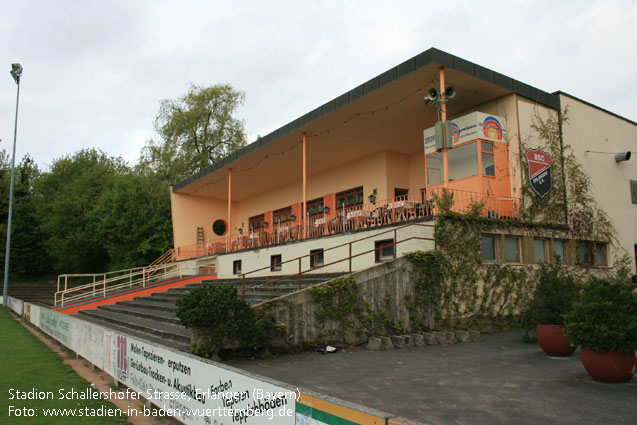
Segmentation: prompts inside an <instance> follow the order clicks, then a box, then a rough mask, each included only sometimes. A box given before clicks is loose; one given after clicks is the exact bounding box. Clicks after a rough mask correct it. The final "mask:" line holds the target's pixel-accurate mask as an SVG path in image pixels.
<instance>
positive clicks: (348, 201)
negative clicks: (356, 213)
mask: <svg viewBox="0 0 637 425" xmlns="http://www.w3.org/2000/svg"><path fill="white" fill-rule="evenodd" d="M335 198H336V208H343V206H345V208H350V207H356V206H359V205H363V186H360V187H357V188H354V189H349V190H346V191H344V192H339V193H337V194H336V196H335Z"/></svg>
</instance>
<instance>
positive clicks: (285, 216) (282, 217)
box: [272, 206, 292, 224]
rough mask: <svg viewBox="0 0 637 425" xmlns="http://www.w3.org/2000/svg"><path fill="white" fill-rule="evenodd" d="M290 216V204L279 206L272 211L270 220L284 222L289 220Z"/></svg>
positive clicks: (275, 222) (274, 222)
mask: <svg viewBox="0 0 637 425" xmlns="http://www.w3.org/2000/svg"><path fill="white" fill-rule="evenodd" d="M290 217H292V206H289V207H285V208H281V209H279V210H276V211H273V212H272V221H273V224H279V223H285V222H287V221H291V218H290Z"/></svg>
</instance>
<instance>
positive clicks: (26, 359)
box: [0, 308, 128, 425]
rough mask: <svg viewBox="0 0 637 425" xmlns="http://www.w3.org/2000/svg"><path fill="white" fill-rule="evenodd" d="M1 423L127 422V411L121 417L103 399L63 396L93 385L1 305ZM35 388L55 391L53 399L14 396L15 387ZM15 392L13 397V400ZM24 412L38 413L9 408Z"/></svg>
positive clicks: (23, 390)
mask: <svg viewBox="0 0 637 425" xmlns="http://www.w3.org/2000/svg"><path fill="white" fill-rule="evenodd" d="M0 362H1V363H2V364H1V366H0V400H1V401H0V423H2V424H65V425H66V424H99V425H101V424H127V423H128V421H127V420H126V415H125V412H121V415H122V416H113V417H108V416H104V415H103V412H100V411H98V410H97V409H99V408H100V407H102V406H103V409H112V410H111V412H116V413H117V414H118V415H119V414H120V411H119V410H118V409H117V408H116V407H115V405H113V404H112V403H110V402H108V401H106V400H103V399H97V400H82V399H72V400H69V399H62V400H61V399H60V394H59V390H60V389H64V393H67V392H69V391H71V390H72V389H74V390H75V391H76V392H79V393H84V391H86V388H90V386H91V384H90V383H88V382H87V381H85V380H84V379H83V378H81V377H80V376H78V375H76V374H75V372H74V371H73V369H72V368H71V367H70V366H69V365H66V364H64V363H63V361H62V359H61V358H60V357H59V356H58V355H57V354H55V353H54V352H52V351H51V350H50V349H49V348H48V347H47V346H46V345H44V344H43V343H42V342H41V341H40V340H38V338H37V337H35V336H34V335H33V334H31V333H30V332H29V331H28V330H26V329H25V328H24V327H23V326H22V325H21V324H20V323H18V322H17V321H16V320H14V319H13V317H12V316H11V315H10V313H9V311H8V310H7V309H5V308H0ZM32 389H35V390H36V391H38V392H44V393H47V392H52V393H53V394H52V395H53V399H47V400H29V399H27V400H19V399H16V398H15V395H16V390H18V391H21V392H26V393H27V394H28V393H29V392H30V391H32ZM12 394H13V396H14V398H13V399H11V397H12ZM9 406H13V408H14V409H17V410H20V411H22V409H24V408H27V409H32V410H31V411H29V413H34V414H36V415H37V416H31V417H29V416H16V414H15V412H12V414H11V416H10V415H9V413H10V407H9ZM44 409H76V410H75V412H76V415H79V411H80V409H81V411H82V412H83V414H84V415H87V414H88V415H91V414H94V415H102V416H75V417H73V416H71V415H70V412H69V411H67V412H66V414H65V415H61V416H58V417H51V416H45V415H44V412H45V410H44Z"/></svg>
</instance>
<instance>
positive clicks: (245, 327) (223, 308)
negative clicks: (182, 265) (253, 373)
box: [177, 283, 276, 355]
mask: <svg viewBox="0 0 637 425" xmlns="http://www.w3.org/2000/svg"><path fill="white" fill-rule="evenodd" d="M177 317H179V320H181V323H182V324H183V325H184V326H185V327H187V328H192V329H193V335H195V336H196V337H197V336H199V337H202V336H203V338H199V340H198V341H195V344H194V345H195V349H196V350H197V351H198V352H199V353H202V354H204V355H209V354H211V353H216V352H219V351H220V350H221V349H223V348H224V347H226V346H228V345H231V346H233V347H237V348H258V347H262V346H265V345H267V343H268V342H269V341H270V339H271V338H272V337H273V336H274V335H275V333H276V321H275V318H274V316H272V315H271V314H267V313H265V312H264V311H262V310H255V309H253V308H252V307H251V306H250V305H249V304H248V303H247V302H246V301H245V300H244V299H243V298H241V297H239V296H238V295H237V290H236V288H235V286H234V285H232V284H229V283H227V284H222V285H215V284H206V285H201V286H199V287H197V288H195V289H194V290H193V291H191V292H190V293H188V294H186V295H184V296H183V297H181V298H179V299H178V300H177Z"/></svg>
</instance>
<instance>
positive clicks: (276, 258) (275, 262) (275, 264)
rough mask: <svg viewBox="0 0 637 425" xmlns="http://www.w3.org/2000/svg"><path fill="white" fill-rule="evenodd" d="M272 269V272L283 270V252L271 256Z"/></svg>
mask: <svg viewBox="0 0 637 425" xmlns="http://www.w3.org/2000/svg"><path fill="white" fill-rule="evenodd" d="M270 271H271V272H278V271H281V254H277V255H272V256H271V257H270Z"/></svg>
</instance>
